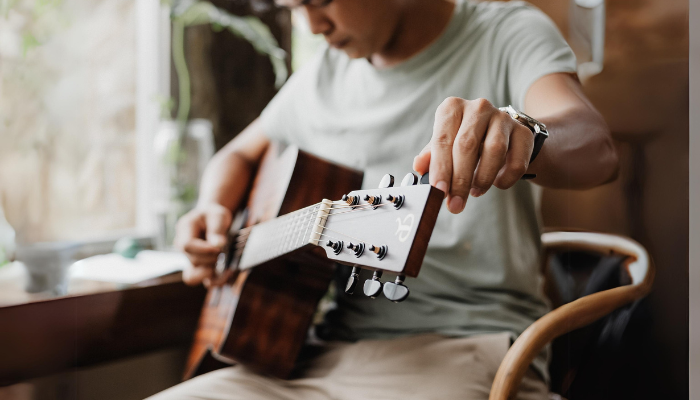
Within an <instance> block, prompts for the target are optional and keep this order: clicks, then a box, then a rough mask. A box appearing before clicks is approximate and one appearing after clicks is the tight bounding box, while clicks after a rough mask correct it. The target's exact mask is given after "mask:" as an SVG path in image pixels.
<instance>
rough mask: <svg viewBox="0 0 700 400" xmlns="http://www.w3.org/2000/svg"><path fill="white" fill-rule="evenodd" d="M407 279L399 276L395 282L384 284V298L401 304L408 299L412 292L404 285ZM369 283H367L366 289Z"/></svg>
mask: <svg viewBox="0 0 700 400" xmlns="http://www.w3.org/2000/svg"><path fill="white" fill-rule="evenodd" d="M405 278H406V277H405V276H403V275H398V276H397V277H396V280H395V281H394V282H387V283H385V284H384V296H385V297H386V298H387V299H389V300H391V301H393V302H394V303H400V302H402V301H404V300H406V298H407V297H408V294H409V293H410V291H409V290H408V287H407V286H406V285H404V284H403V281H404V279H405ZM366 286H367V282H365V287H366Z"/></svg>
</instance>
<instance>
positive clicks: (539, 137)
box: [499, 106, 549, 163]
mask: <svg viewBox="0 0 700 400" xmlns="http://www.w3.org/2000/svg"><path fill="white" fill-rule="evenodd" d="M499 110H501V111H503V112H505V113H507V114H508V115H510V117H511V118H513V119H514V120H516V121H518V122H520V124H521V125H523V126H525V127H526V128H528V129H529V130H530V131H532V134H533V135H534V136H535V146H534V147H533V148H532V155H531V156H530V163H532V161H533V160H534V159H535V157H537V154H538V153H539V152H540V150H541V149H542V145H543V144H544V141H545V140H546V139H547V138H548V137H549V132H547V127H546V126H545V124H543V123H541V122H540V121H538V120H536V119H534V118H532V117H531V116H529V115H527V114H525V113H524V112H522V111H518V110H516V109H515V108H513V106H508V107H500V108H499Z"/></svg>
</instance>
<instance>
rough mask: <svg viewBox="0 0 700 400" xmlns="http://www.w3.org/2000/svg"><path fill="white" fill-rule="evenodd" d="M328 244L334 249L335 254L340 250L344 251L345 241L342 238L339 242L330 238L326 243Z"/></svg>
mask: <svg viewBox="0 0 700 400" xmlns="http://www.w3.org/2000/svg"><path fill="white" fill-rule="evenodd" d="M326 246H327V247H330V248H331V249H333V253H335V254H340V252H341V251H343V241H342V240H338V241H337V242H333V241H332V240H329V241H328V242H327V243H326Z"/></svg>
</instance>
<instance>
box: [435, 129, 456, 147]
mask: <svg viewBox="0 0 700 400" xmlns="http://www.w3.org/2000/svg"><path fill="white" fill-rule="evenodd" d="M451 145H452V138H451V137H450V135H449V134H448V133H447V132H444V131H439V132H437V133H436V134H435V136H433V146H436V147H449V146H451Z"/></svg>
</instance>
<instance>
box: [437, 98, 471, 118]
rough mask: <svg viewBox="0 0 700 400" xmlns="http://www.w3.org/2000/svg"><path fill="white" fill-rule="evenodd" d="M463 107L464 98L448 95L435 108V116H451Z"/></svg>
mask: <svg viewBox="0 0 700 400" xmlns="http://www.w3.org/2000/svg"><path fill="white" fill-rule="evenodd" d="M463 107H464V100H463V99H460V98H459V97H448V98H446V99H445V100H443V101H442V103H440V105H439V106H438V108H437V110H435V116H436V117H438V118H439V117H451V116H454V115H456V114H457V113H458V111H459V110H461V109H462V108H463Z"/></svg>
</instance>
